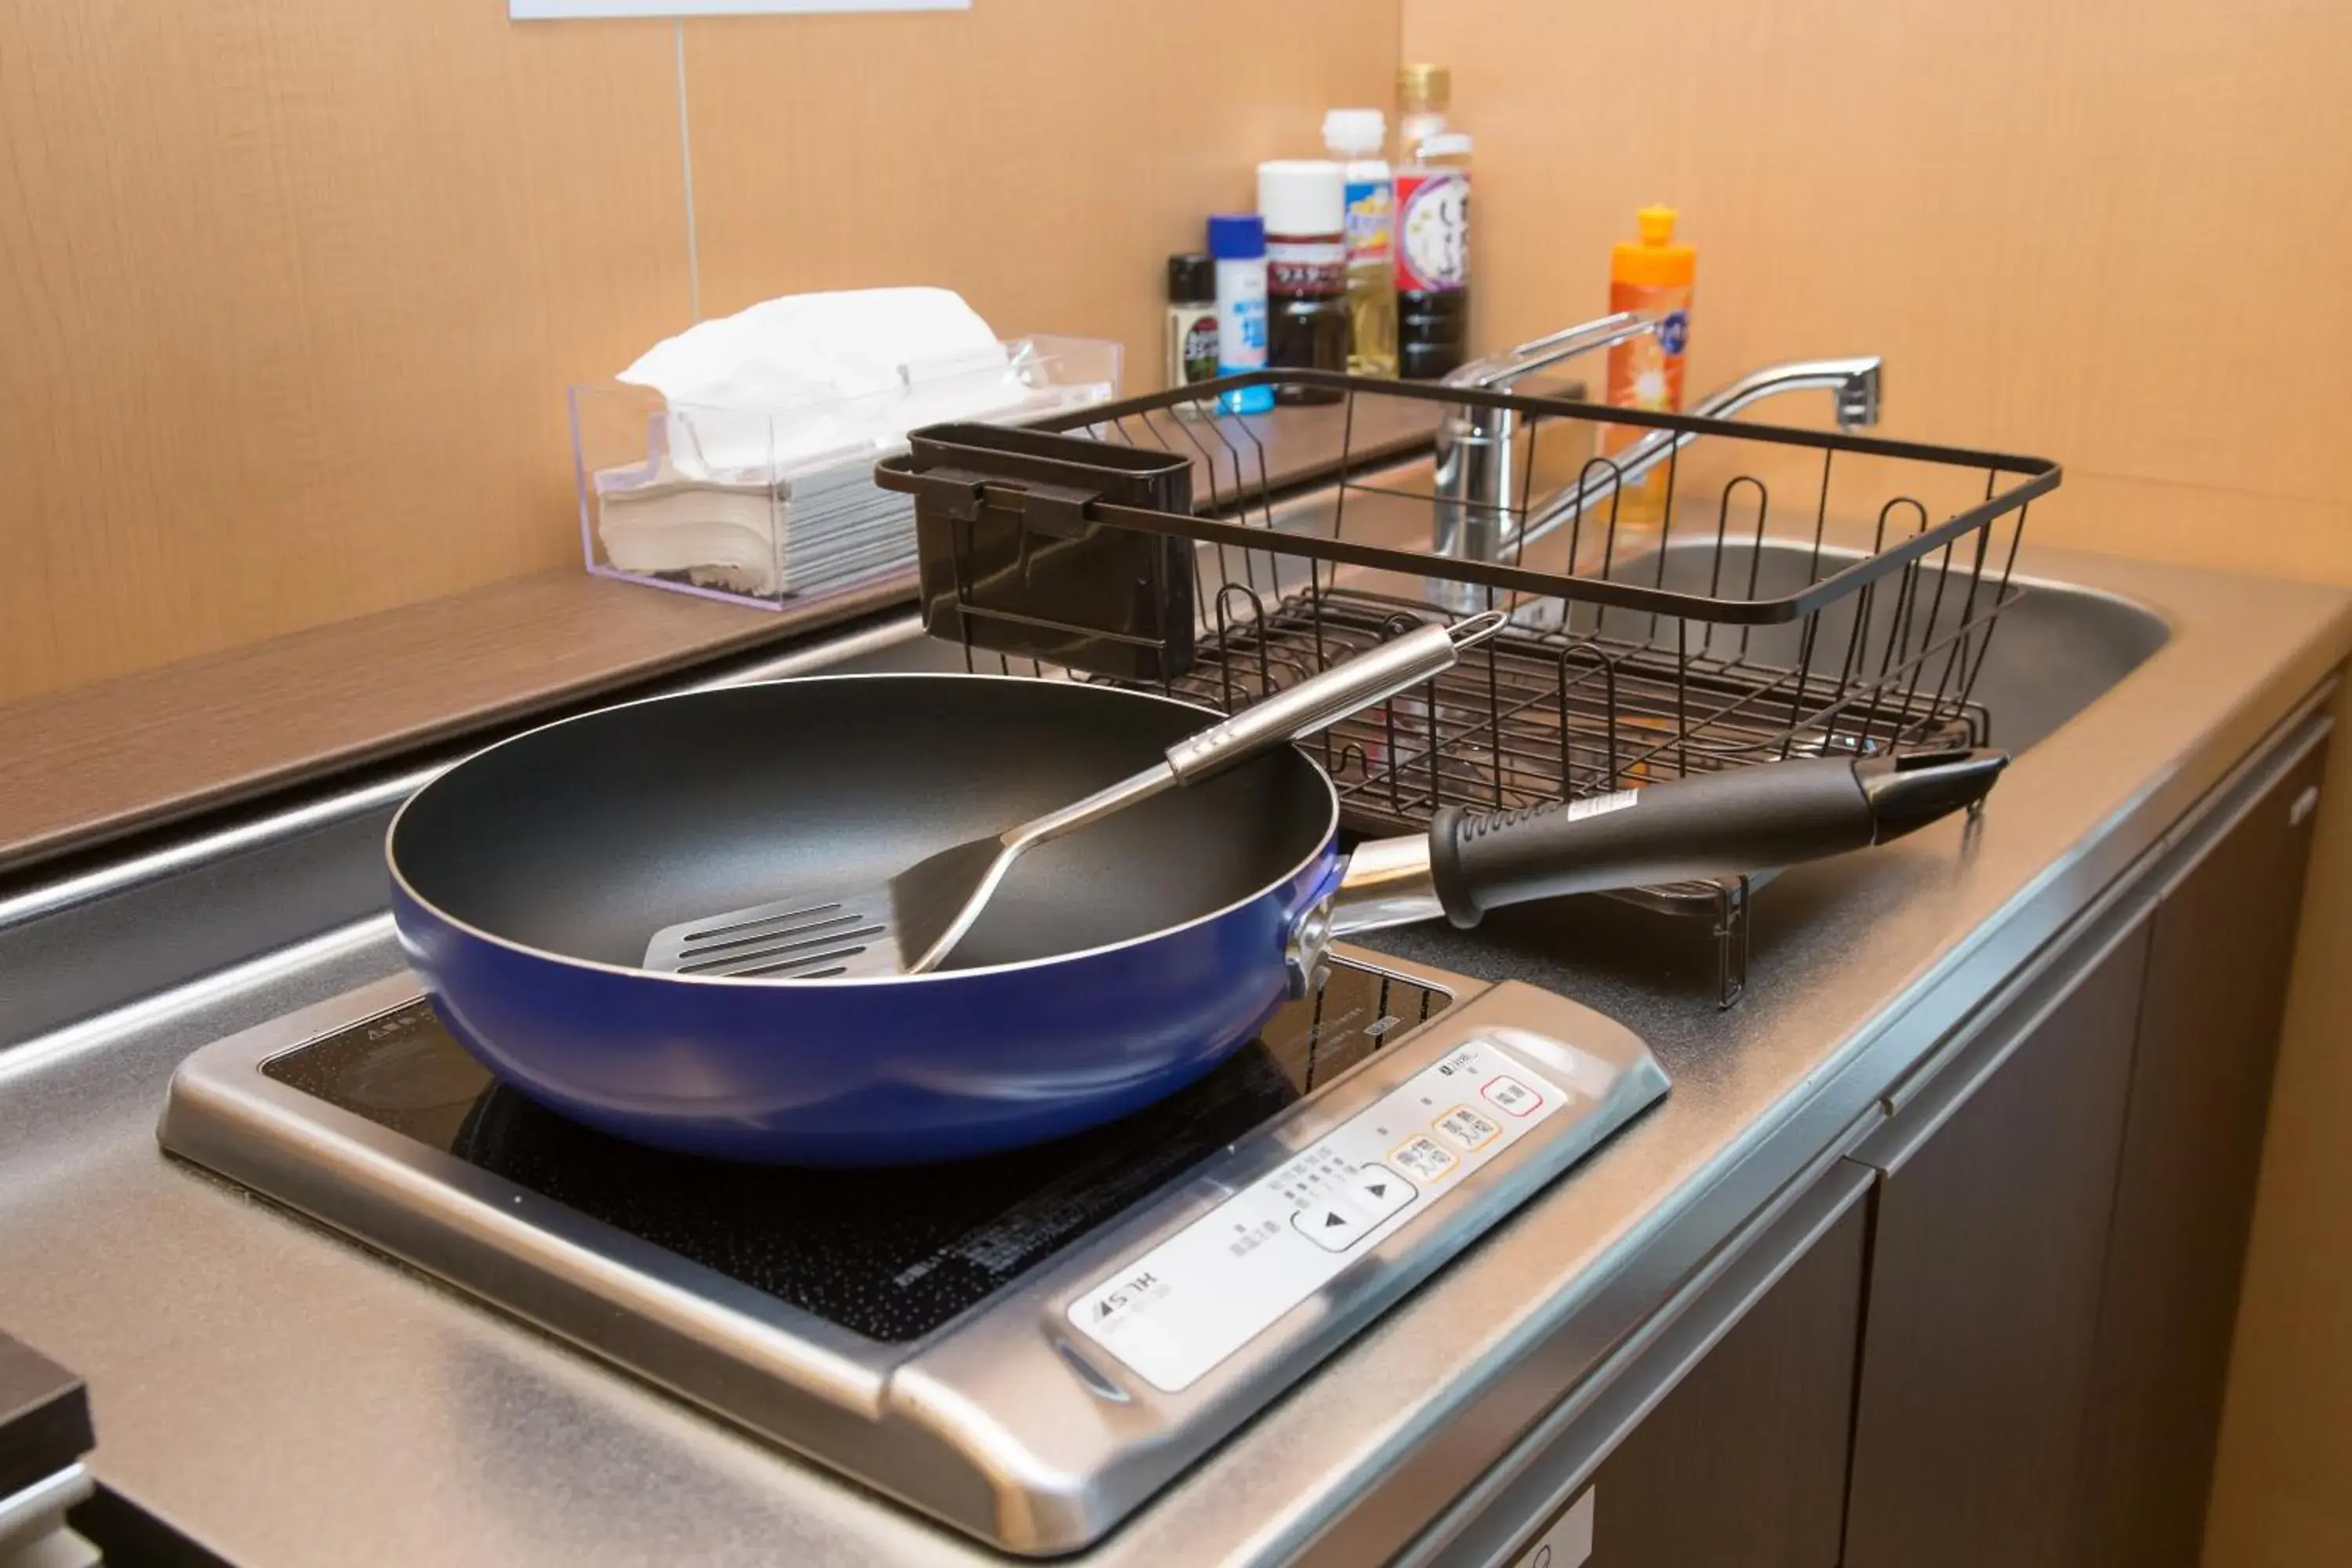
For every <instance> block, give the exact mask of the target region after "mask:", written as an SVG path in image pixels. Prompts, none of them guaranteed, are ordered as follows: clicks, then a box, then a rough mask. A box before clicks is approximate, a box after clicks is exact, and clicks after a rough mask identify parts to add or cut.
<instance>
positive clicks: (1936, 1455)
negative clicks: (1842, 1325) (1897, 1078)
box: [1845, 922, 2147, 1568]
mask: <svg viewBox="0 0 2352 1568" xmlns="http://www.w3.org/2000/svg"><path fill="white" fill-rule="evenodd" d="M2146 963H2147V926H2146V924H2145V923H2144V922H2143V923H2142V924H2141V925H2139V926H2137V927H2135V928H2134V929H2133V930H2132V931H2131V932H2130V933H2129V934H2128V935H2127V936H2126V937H2125V939H2124V940H2123V941H2122V942H2119V943H2118V944H2117V945H2116V946H2115V947H2114V948H2112V949H2110V950H2109V952H2107V954H2106V956H2105V958H2104V959H2102V960H2100V961H2099V962H2098V963H2097V964H2096V965H2095V966H2094V967H2093V968H2092V969H2091V970H2090V971H2089V972H2088V973H2086V974H2085V975H2084V977H2083V978H2082V980H2081V981H2080V983H2079V984H2076V985H2075V986H2074V989H2073V990H2072V991H2071V992H2070V993H2068V994H2066V996H2065V997H2064V998H2063V1000H2062V1001H2060V1002H2059V1003H2058V1005H2056V1006H2055V1007H2054V1008H2053V1010H2052V1011H2051V1012H2050V1013H2048V1014H2047V1015H2046V1016H2044V1017H2043V1018H2042V1021H2041V1022H2040V1023H2039V1024H2037V1025H2035V1026H2033V1027H2032V1029H2031V1030H2030V1031H2029V1032H2028V1034H2027V1035H2026V1036H2025V1037H2024V1038H2023V1039H2022V1040H2021V1041H2020V1042H2019V1043H2018V1044H2017V1045H2016V1047H2015V1049H2014V1050H2013V1051H2012V1052H2011V1054H2010V1055H2009V1056H2008V1057H2007V1058H2005V1059H2003V1060H2001V1061H2000V1065H1999V1066H1998V1067H1996V1068H1993V1069H1992V1070H1991V1072H1990V1076H1989V1077H1987V1078H1985V1079H1984V1080H1983V1081H1982V1082H1981V1083H1979V1084H1978V1085H1977V1086H1976V1088H1975V1089H1974V1092H1973V1093H1971V1094H1969V1095H1968V1096H1967V1097H1966V1098H1964V1099H1962V1100H1960V1102H1959V1104H1958V1108H1957V1109H1956V1110H1952V1111H1951V1112H1950V1116H1949V1120H1948V1121H1944V1122H1943V1123H1942V1125H1940V1126H1937V1127H1936V1128H1935V1129H1934V1131H1932V1132H1931V1133H1929V1134H1928V1135H1927V1137H1926V1138H1925V1141H1924V1142H1916V1143H1910V1144H1907V1145H1905V1146H1904V1147H1903V1148H1902V1152H1900V1154H1899V1155H1897V1156H1895V1157H1890V1158H1888V1159H1887V1160H1886V1161H1885V1163H1886V1164H1887V1165H1888V1166H1890V1167H1891V1169H1889V1171H1888V1173H1887V1174H1886V1175H1885V1178H1884V1179H1883V1180H1882V1181H1881V1183H1880V1184H1879V1187H1878V1190H1877V1191H1876V1193H1875V1194H1874V1195H1873V1199H1872V1203H1873V1208H1874V1217H1873V1231H1872V1242H1871V1254H1870V1282H1869V1288H1868V1291H1867V1295H1866V1305H1865V1307H1864V1319H1863V1352H1862V1374H1861V1375H1862V1386H1861V1393H1860V1397H1859V1399H1858V1400H1857V1402H1856V1405H1855V1426H1854V1439H1853V1490H1852V1496H1851V1499H1850V1501H1849V1506H1848V1513H1847V1521H1846V1529H1847V1533H1846V1543H1845V1553H1846V1554H1845V1563H1846V1564H1847V1568H1985V1565H1987V1564H1991V1563H1999V1564H2001V1568H2040V1565H2045V1564H2058V1563H2065V1562H2067V1561H2068V1558H2069V1549H2070V1547H2071V1545H2072V1537H2073V1528H2072V1522H2073V1503H2074V1481H2075V1473H2076V1467H2075V1456H2076V1453H2077V1450H2078V1447H2079V1444H2080V1441H2081V1436H2082V1431H2083V1422H2084V1407H2085V1404H2086V1399H2087V1395H2088V1390H2089V1387H2090V1384H2091V1368H2092V1355H2093V1339H2094V1334H2095V1329H2096V1324H2097V1321H2098V1312H2099V1299H2100V1298H2099V1292H2100V1276H2101V1264H2102V1260H2103V1259H2104V1258H2105V1252H2106V1246H2105V1243H2106V1235H2107V1222H2108V1216H2109V1212H2110V1201H2111V1197H2112V1194H2113V1191H2114V1184H2115V1172H2116V1158H2117V1155H2118V1152H2119V1150H2120V1146H2121V1142H2122V1137H2123V1125H2124V1107H2125V1101H2126V1095H2127V1092H2128V1089H2129V1084H2130V1069H2131V1054H2132V1035H2133V1027H2134V1023H2135V1020H2136V1018H2137V1014H2138V1011H2139V995H2140V983H2141V977H2142V975H2143V973H2144V972H2145V969H2146ZM1963 1065H1964V1064H1957V1063H1956V1064H1955V1065H1954V1067H1953V1068H1950V1069H1948V1070H1950V1071H1955V1072H1958V1071H1961V1070H1963ZM1912 1110H1914V1111H1916V1112H1918V1113H1920V1114H1921V1115H1923V1116H1926V1115H1928V1114H1930V1102H1923V1103H1921V1104H1920V1105H1917V1106H1915V1107H1913V1108H1912ZM1891 1131H1895V1132H1898V1133H1899V1132H1902V1131H1905V1129H1903V1127H1902V1125H1901V1123H1900V1122H1898V1123H1897V1124H1896V1127H1895V1129H1893V1130H1891Z"/></svg>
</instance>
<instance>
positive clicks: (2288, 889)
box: [2074, 748, 2325, 1568]
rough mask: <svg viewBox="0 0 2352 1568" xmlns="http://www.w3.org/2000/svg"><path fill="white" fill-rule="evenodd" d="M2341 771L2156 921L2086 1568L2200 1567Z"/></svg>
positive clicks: (2313, 758) (2296, 785)
mask: <svg viewBox="0 0 2352 1568" xmlns="http://www.w3.org/2000/svg"><path fill="white" fill-rule="evenodd" d="M2324 760H2325V757H2324V752H2320V751H2319V750H2317V749H2316V748H2315V749H2314V750H2313V751H2311V752H2308V753H2307V754H2306V755H2305V756H2304V757H2303V758H2302V759H2301V760H2300V761H2298V762H2297V763H2294V765H2293V766H2291V767H2289V768H2288V769H2287V771H2286V772H2285V773H2284V775H2282V777H2281V778H2280V780H2279V782H2278V783H2277V784H2273V786H2272V787H2271V788H2270V789H2268V790H2266V791H2264V792H2263V795H2261V797H2260V798H2259V799H2258V800H2257V801H2256V802H2255V804H2254V805H2253V807H2252V810H2250V811H2249V812H2248V813H2247V814H2246V815H2245V816H2243V817H2242V819H2241V820H2240V821H2239V822H2238V824H2237V825H2236V826H2234V827H2232V828H2231V830H2230V831H2229V833H2228V834H2227V835H2226V836H2225V837H2222V838H2221V840H2220V841H2219V842H2218V843H2217V844H2215V845H2214V847H2213V848H2212V849H2211V850H2210V852H2209V853H2208V854H2207V855H2206V856H2205V857H2204V858H2202V859H2201V860H2200V861H2199V862H2198V863H2197V864H2196V866H2195V867H2194V868H2192V869H2191V870H2190V871H2189V874H2188V875H2187V876H2186V877H2185V878H2183V879H2181V880H2180V881H2179V883H2177V884H2176V885H2175V886H2174V887H2173V888H2172V889H2171V890H2170V891H2168V893H2167V894H2166V895H2165V897H2164V900H2163V902H2162V903H2161V904H2159V905H2158V908H2157V910H2156V915H2155V922H2154V923H2155V936H2154V942H2153V944H2152V945H2151V947H2150V949H2149V952H2148V966H2147V993H2146V995H2145V999H2144V1002H2143V1005H2142V1007H2141V1010H2140V1026H2139V1047H2138V1051H2137V1056H2136V1058H2135V1059H2134V1063H2133V1067H2132V1082H2131V1099H2130V1106H2129V1110H2128V1111H2127V1113H2126V1121H2125V1123H2124V1143H2123V1163H2122V1166H2121V1170H2120V1172H2119V1173H2118V1176H2117V1179H2116V1200H2115V1223H2114V1226H2113V1227H2112V1229H2111V1230H2110V1232H2109V1236H2108V1244H2107V1277H2106V1289H2105V1299H2104V1300H2103V1302H2102V1305H2101V1310H2100V1318H2099V1331H2098V1342H2097V1346H2098V1348H2097V1357H2096V1363H2095V1373H2094V1381H2093V1384H2092V1393H2091V1401H2090V1417H2089V1421H2088V1424H2087V1426H2086V1430H2085V1435H2084V1436H2085V1441H2084V1451H2083V1489H2082V1514H2081V1528H2082V1542H2081V1545H2080V1548H2079V1550H2078V1551H2077V1552H2075V1554H2074V1561H2076V1562H2078V1563H2084V1564H2086V1565H2094V1568H2106V1565H2109V1564H2113V1565H2115V1568H2167V1565H2168V1564H2180V1565H2181V1568H2194V1564H2195V1563H2196V1562H2197V1560H2198V1556H2199V1552H2200V1546H2201V1542H2202V1538H2203V1535H2204V1525H2205V1500H2206V1494H2207V1492H2208V1491H2209V1489H2210V1485H2211V1477H2212V1469H2213V1446H2214V1442H2215V1439H2216V1436H2217V1435H2218V1430H2219V1426H2220V1423H2221V1391H2222V1385H2223V1383H2224V1382H2225V1381H2226V1378H2227V1373H2228V1370H2229V1358H2230V1335H2231V1328H2232V1326H2233V1324H2234V1322H2235V1320H2236V1318H2237V1311H2238V1280H2239V1274H2240V1271H2241V1268H2242V1266H2243V1263H2244V1260H2245V1251H2246V1231H2247V1227H2248V1226H2249V1225H2250V1224H2251V1223H2252V1215H2253V1201H2254V1185H2255V1177H2256V1175H2257V1173H2258V1172H2259V1169H2260V1166H2261V1164H2262V1151H2263V1125H2264V1121H2265V1120H2266V1117H2267V1114H2268V1110H2269V1106H2270V1090H2271V1069H2272V1066H2273V1063H2274V1061H2275V1060H2276V1058H2277V1054H2278V1037H2279V1026H2280V1022H2281V1018H2282V1015H2283V1013H2284V1009H2285V1005H2286V983H2287V971H2288V966H2289V963H2290V961H2291V959H2292V957H2293V953H2294V932H2295V924H2296V920H2297V917H2298V914H2299V912H2300V910H2301V906H2302V902H2303V881H2304V868H2305V863H2306V862H2307V860H2308V859H2309V858H2310V847H2311V846H2310V839H2311V825H2310V816H2311V810H2310V806H2311V799H2310V798H2309V797H2307V794H2306V792H2315V791H2316V790H2317V788H2318V786H2319V782H2320V772H2321V768H2322V766H2323V763H2324Z"/></svg>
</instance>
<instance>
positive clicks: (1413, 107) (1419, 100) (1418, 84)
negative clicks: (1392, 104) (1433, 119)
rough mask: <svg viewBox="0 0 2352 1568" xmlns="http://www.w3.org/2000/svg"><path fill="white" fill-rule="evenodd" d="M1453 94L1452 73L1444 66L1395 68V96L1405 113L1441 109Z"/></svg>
mask: <svg viewBox="0 0 2352 1568" xmlns="http://www.w3.org/2000/svg"><path fill="white" fill-rule="evenodd" d="M1453 94H1454V73H1453V72H1452V71H1449V70H1447V69H1446V68H1444V66H1433V65H1411V66H1400V67H1398V68H1397V98H1398V99H1399V100H1401V101H1402V103H1403V105H1404V111H1405V112H1406V113H1407V114H1412V113H1416V112H1419V111H1421V110H1443V109H1444V108H1445V106H1446V103H1447V100H1450V99H1451V98H1452V97H1453Z"/></svg>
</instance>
